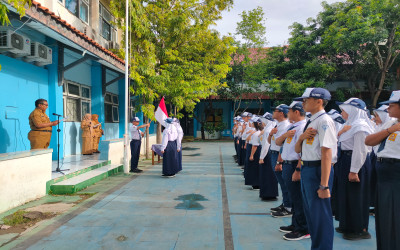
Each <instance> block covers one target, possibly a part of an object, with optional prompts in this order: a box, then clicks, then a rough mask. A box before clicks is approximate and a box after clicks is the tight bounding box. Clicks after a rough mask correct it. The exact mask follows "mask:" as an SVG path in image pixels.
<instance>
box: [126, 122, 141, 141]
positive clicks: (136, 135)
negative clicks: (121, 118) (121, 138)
mask: <svg viewBox="0 0 400 250" xmlns="http://www.w3.org/2000/svg"><path fill="white" fill-rule="evenodd" d="M129 131H130V132H131V133H130V134H131V140H141V139H142V136H141V131H140V129H138V128H137V126H136V125H131V127H130V128H129Z"/></svg>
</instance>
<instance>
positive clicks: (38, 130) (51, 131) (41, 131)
mask: <svg viewBox="0 0 400 250" xmlns="http://www.w3.org/2000/svg"><path fill="white" fill-rule="evenodd" d="M32 131H39V132H49V133H51V132H52V131H51V130H37V129H32Z"/></svg>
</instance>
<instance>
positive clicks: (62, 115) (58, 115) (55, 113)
mask: <svg viewBox="0 0 400 250" xmlns="http://www.w3.org/2000/svg"><path fill="white" fill-rule="evenodd" d="M53 115H55V116H63V115H59V114H56V113H53Z"/></svg>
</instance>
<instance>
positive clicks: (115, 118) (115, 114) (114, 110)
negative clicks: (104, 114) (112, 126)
mask: <svg viewBox="0 0 400 250" xmlns="http://www.w3.org/2000/svg"><path fill="white" fill-rule="evenodd" d="M112 113H113V122H119V114H118V106H113V108H112Z"/></svg>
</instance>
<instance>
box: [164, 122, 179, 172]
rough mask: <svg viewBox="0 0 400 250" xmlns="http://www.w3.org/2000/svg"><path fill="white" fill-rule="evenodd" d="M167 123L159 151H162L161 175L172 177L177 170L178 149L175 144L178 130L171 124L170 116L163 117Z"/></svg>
mask: <svg viewBox="0 0 400 250" xmlns="http://www.w3.org/2000/svg"><path fill="white" fill-rule="evenodd" d="M165 124H166V125H167V126H166V128H165V129H164V131H163V137H162V144H161V152H162V153H163V167H162V176H163V177H174V176H175V174H176V173H177V172H178V170H179V166H178V164H179V163H178V151H179V150H180V149H179V148H178V146H177V140H178V130H177V129H176V127H175V125H174V124H173V120H172V118H167V119H165Z"/></svg>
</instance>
